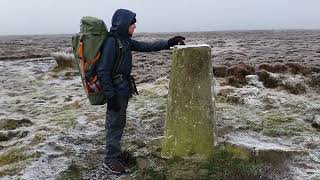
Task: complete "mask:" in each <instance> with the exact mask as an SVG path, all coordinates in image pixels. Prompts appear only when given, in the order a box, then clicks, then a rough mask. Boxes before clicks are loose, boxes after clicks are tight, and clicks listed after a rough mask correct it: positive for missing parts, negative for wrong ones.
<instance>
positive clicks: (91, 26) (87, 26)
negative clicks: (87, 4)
mask: <svg viewBox="0 0 320 180" xmlns="http://www.w3.org/2000/svg"><path fill="white" fill-rule="evenodd" d="M80 32H81V33H83V34H87V33H89V34H96V35H101V34H106V33H107V32H108V29H107V26H106V24H105V23H104V21H103V20H101V19H98V18H95V17H91V16H84V17H82V18H81V25H80Z"/></svg>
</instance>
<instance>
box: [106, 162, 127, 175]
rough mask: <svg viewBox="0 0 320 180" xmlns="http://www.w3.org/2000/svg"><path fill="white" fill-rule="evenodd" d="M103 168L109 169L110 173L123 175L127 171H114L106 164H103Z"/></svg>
mask: <svg viewBox="0 0 320 180" xmlns="http://www.w3.org/2000/svg"><path fill="white" fill-rule="evenodd" d="M103 167H105V168H107V169H108V171H110V172H112V173H114V174H123V173H125V171H124V172H119V171H114V170H112V169H111V168H110V167H109V166H108V165H106V164H105V163H103Z"/></svg>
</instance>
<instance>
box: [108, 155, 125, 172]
mask: <svg viewBox="0 0 320 180" xmlns="http://www.w3.org/2000/svg"><path fill="white" fill-rule="evenodd" d="M103 166H104V167H105V168H107V169H108V170H109V171H110V172H112V173H114V174H122V173H125V172H126V170H125V169H124V166H123V165H122V164H121V162H119V161H118V160H117V159H106V160H105V161H104V163H103Z"/></svg>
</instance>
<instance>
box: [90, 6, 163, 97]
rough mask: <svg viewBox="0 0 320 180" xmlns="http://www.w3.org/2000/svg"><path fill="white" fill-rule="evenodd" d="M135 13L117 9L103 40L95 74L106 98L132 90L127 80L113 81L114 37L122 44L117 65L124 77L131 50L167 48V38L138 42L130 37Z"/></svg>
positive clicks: (130, 95) (130, 62)
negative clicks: (117, 82) (130, 27)
mask: <svg viewBox="0 0 320 180" xmlns="http://www.w3.org/2000/svg"><path fill="white" fill-rule="evenodd" d="M135 16H136V14H135V13H133V12H131V11H129V10H125V9H118V10H117V11H116V12H115V13H114V15H113V17H112V27H111V28H110V32H109V35H110V36H109V37H108V38H107V39H106V40H105V42H104V44H103V47H102V51H101V52H102V56H101V60H100V62H99V64H98V65H97V69H96V71H97V74H98V77H99V79H100V82H101V84H102V87H103V91H104V93H105V95H106V96H107V98H108V99H109V98H111V97H113V96H114V95H122V96H128V97H132V93H133V92H132V90H131V88H130V87H131V86H130V84H129V82H128V81H127V80H125V81H123V82H121V83H120V84H115V83H113V80H112V79H113V78H112V69H113V66H114V64H115V62H116V59H117V51H118V47H117V45H116V41H117V40H116V38H117V39H119V40H120V41H121V42H122V45H123V54H122V55H123V61H122V64H121V65H120V67H119V71H118V73H119V74H123V75H124V76H125V77H128V76H130V74H131V71H132V53H131V51H139V52H151V51H160V50H163V49H169V45H168V41H167V40H160V41H156V42H152V43H147V42H139V41H136V40H133V39H131V37H130V35H129V34H128V28H129V26H130V25H131V22H132V21H133V19H134V18H135Z"/></svg>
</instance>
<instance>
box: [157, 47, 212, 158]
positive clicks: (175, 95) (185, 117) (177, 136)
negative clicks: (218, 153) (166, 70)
mask: <svg viewBox="0 0 320 180" xmlns="http://www.w3.org/2000/svg"><path fill="white" fill-rule="evenodd" d="M212 79H213V76H212V61H211V48H210V46H209V45H206V44H205V45H192V46H176V47H175V48H174V50H173V62H172V68H171V75H170V84H169V95H168V107H167V116H166V124H165V132H164V139H163V142H162V152H161V156H162V157H163V158H172V157H182V158H188V157H194V156H196V157H198V158H199V159H207V158H208V157H210V156H211V155H212V153H213V149H214V145H215V143H216V130H215V129H216V125H215V119H214V118H215V113H214V103H213V100H212Z"/></svg>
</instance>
